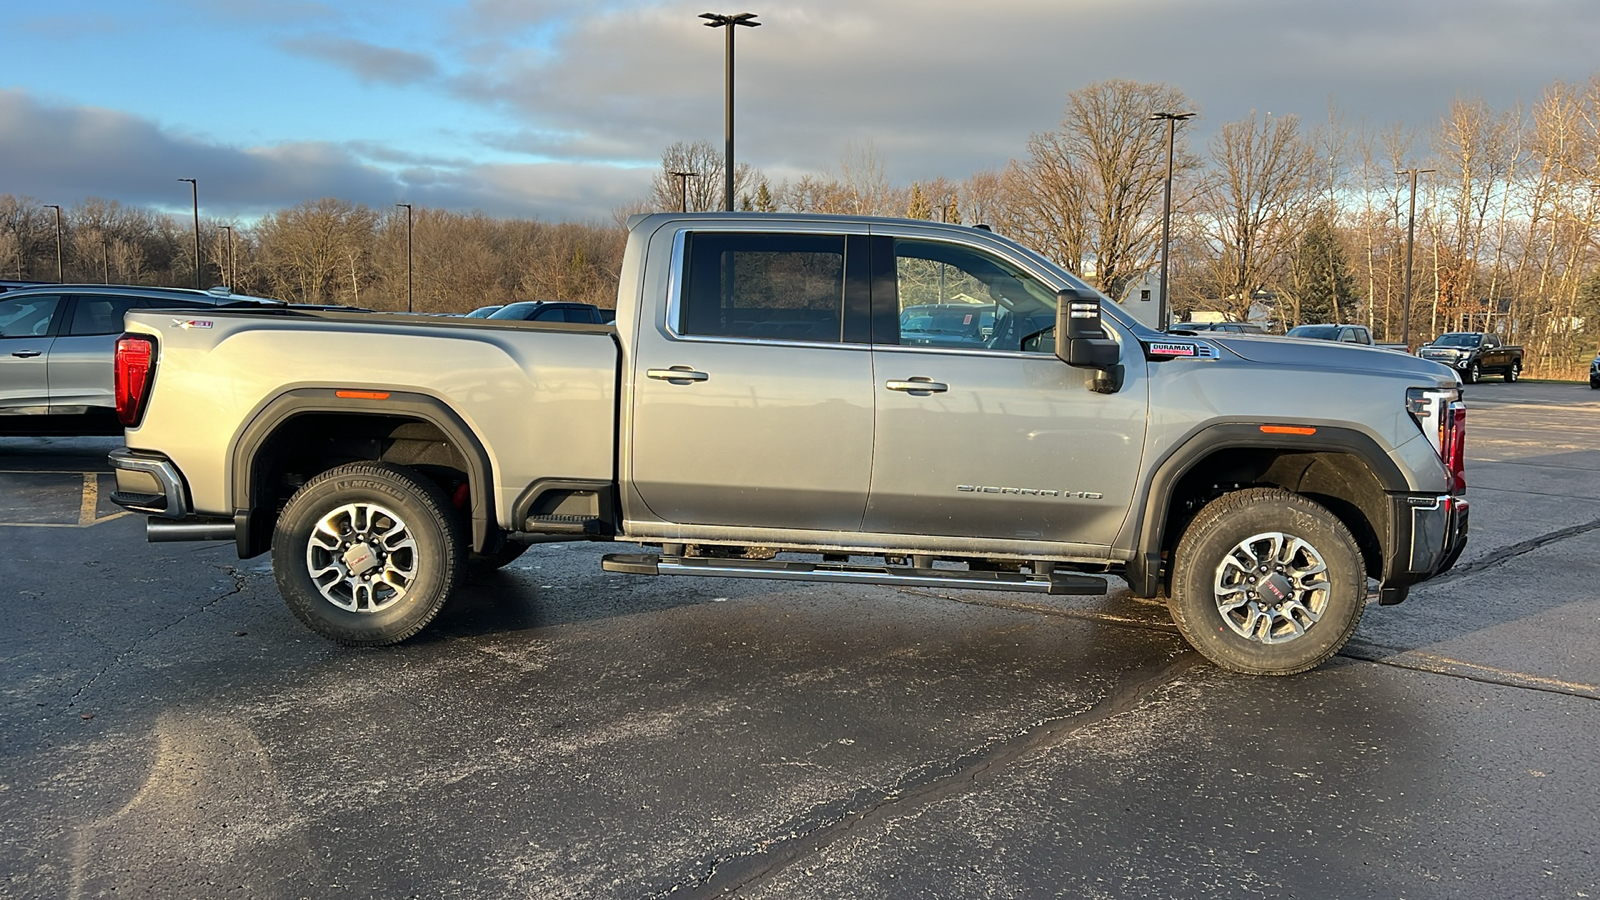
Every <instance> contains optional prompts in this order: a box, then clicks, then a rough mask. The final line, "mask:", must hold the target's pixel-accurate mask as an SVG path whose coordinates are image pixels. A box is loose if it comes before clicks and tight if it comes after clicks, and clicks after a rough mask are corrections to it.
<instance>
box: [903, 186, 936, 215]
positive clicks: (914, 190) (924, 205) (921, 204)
mask: <svg viewBox="0 0 1600 900" xmlns="http://www.w3.org/2000/svg"><path fill="white" fill-rule="evenodd" d="M906 218H908V219H931V218H933V206H932V204H930V203H928V198H927V196H926V195H925V194H923V193H922V185H920V184H918V183H916V182H915V181H913V182H911V202H910V203H908V204H906Z"/></svg>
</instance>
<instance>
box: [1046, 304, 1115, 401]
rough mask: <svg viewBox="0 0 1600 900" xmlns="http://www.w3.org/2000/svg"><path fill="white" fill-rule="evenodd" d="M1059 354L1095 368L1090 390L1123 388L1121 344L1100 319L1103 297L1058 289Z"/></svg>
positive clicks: (1071, 363)
mask: <svg viewBox="0 0 1600 900" xmlns="http://www.w3.org/2000/svg"><path fill="white" fill-rule="evenodd" d="M1056 358H1057V359H1060V360H1061V361H1062V362H1064V363H1066V364H1067V365H1069V366H1073V367H1075V368H1079V369H1094V370H1095V373H1094V381H1093V382H1092V383H1091V384H1090V390H1093V391H1094V392H1095V393H1097V394H1115V393H1116V392H1117V391H1119V390H1121V389H1122V366H1121V365H1119V364H1118V363H1119V362H1121V360H1122V346H1121V345H1120V344H1118V343H1117V342H1116V339H1115V338H1113V337H1112V336H1111V335H1110V334H1109V333H1107V332H1106V328H1105V325H1104V324H1103V323H1102V322H1101V321H1100V298H1099V297H1098V296H1096V295H1090V296H1084V295H1082V294H1079V293H1078V292H1077V291H1057V292H1056Z"/></svg>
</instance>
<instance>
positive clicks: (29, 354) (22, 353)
mask: <svg viewBox="0 0 1600 900" xmlns="http://www.w3.org/2000/svg"><path fill="white" fill-rule="evenodd" d="M43 354H44V351H43V350H17V351H15V352H13V353H12V354H11V355H12V356H15V357H18V358H21V359H32V358H34V357H35V356H42V355H43Z"/></svg>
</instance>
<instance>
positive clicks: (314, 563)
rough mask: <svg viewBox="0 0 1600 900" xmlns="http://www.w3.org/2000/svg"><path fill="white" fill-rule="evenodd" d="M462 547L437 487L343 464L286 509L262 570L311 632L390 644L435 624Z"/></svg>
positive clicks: (390, 469) (407, 474)
mask: <svg viewBox="0 0 1600 900" xmlns="http://www.w3.org/2000/svg"><path fill="white" fill-rule="evenodd" d="M336 532H337V533H336ZM319 535H320V539H317V536H319ZM467 544H468V541H467V540H466V539H465V536H464V535H463V533H462V525H461V523H460V520H459V519H458V518H457V517H456V515H455V513H454V510H453V508H452V506H451V504H450V501H449V499H448V498H447V497H446V496H445V494H444V491H443V490H441V489H440V488H439V486H438V485H436V484H434V483H433V482H431V481H429V480H427V479H426V478H423V477H421V476H420V475H417V474H416V473H415V472H412V471H411V470H409V469H404V468H400V467H398V466H391V465H387V464H384V463H372V462H359V463H351V464H349V465H345V466H339V467H338V468H335V469H330V470H328V471H326V472H324V473H322V474H321V475H318V476H317V477H315V478H313V479H311V480H310V481H308V482H306V484H305V486H304V487H302V488H300V490H299V491H297V492H296V493H295V495H294V497H293V498H291V499H290V500H289V504H288V505H287V506H286V507H284V510H283V514H282V515H281V516H279V517H278V527H277V529H276V530H275V531H274V532H273V535H272V570H273V575H274V577H275V579H276V581H277V583H278V592H279V593H281V594H282V595H283V599H284V602H286V603H287V604H288V605H289V609H290V611H291V612H293V613H294V615H295V618H297V619H299V620H300V621H301V622H303V623H305V625H306V627H308V628H310V629H311V630H312V631H315V632H316V633H318V634H320V635H322V636H323V637H326V638H328V639H330V640H334V641H337V642H339V643H341V644H345V645H347V646H380V645H384V644H397V643H399V642H401V641H403V640H405V639H407V638H409V637H411V636H412V635H415V634H416V633H417V632H419V631H421V630H422V629H423V628H424V627H425V626H426V625H427V624H428V623H429V622H431V621H433V617H434V616H436V615H438V613H439V609H440V608H441V607H443V606H444V603H445V600H447V599H448V598H449V596H450V593H451V592H452V591H453V590H455V588H456V585H457V584H458V583H459V582H460V581H461V576H462V572H463V570H464V569H465V562H466V547H467ZM314 572H316V573H317V575H319V576H321V577H320V581H319V578H318V577H314V574H313V573H314Z"/></svg>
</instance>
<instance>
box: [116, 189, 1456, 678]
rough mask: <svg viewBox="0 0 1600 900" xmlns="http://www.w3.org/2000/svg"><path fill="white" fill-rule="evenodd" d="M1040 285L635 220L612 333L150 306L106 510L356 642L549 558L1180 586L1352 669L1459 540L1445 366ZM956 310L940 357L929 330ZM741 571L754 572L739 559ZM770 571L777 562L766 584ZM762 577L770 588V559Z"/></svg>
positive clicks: (1202, 604) (940, 581)
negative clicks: (1155, 315)
mask: <svg viewBox="0 0 1600 900" xmlns="http://www.w3.org/2000/svg"><path fill="white" fill-rule="evenodd" d="M1102 304H1103V301H1102V298H1101V296H1100V295H1098V294H1097V293H1095V292H1094V291H1093V290H1091V289H1090V288H1088V287H1087V286H1085V285H1084V284H1083V283H1082V282H1081V281H1079V280H1078V279H1077V278H1075V277H1073V276H1072V275H1070V274H1068V273H1067V272H1065V271H1063V270H1062V269H1061V268H1059V267H1058V266H1056V265H1054V264H1052V263H1050V262H1049V261H1047V260H1046V259H1044V258H1043V257H1041V256H1039V255H1038V254H1036V253H1033V252H1032V251H1030V250H1027V249H1026V248H1023V247H1021V246H1019V245H1017V244H1015V243H1012V242H1011V241H1008V240H1005V239H1004V238H1002V237H999V236H997V235H994V234H991V233H989V232H987V231H984V230H980V229H974V228H966V227H961V226H957V225H942V224H933V223H928V222H920V221H901V220H893V219H865V218H848V217H833V216H800V215H764V214H694V215H680V214H656V215H648V216H639V217H635V218H634V219H633V220H631V221H630V223H629V235H628V241H627V249H626V253H625V257H624V261H623V268H622V272H621V281H620V286H619V289H618V302H617V320H616V324H615V326H602V325H582V324H548V323H514V322H504V323H502V322H495V321H485V320H474V319H464V318H460V319H439V318H422V317H409V316H401V315H389V314H373V313H341V312H300V311H295V310H292V309H262V310H237V311H236V310H205V311H201V312H196V311H193V310H189V311H183V312H181V313H158V312H135V313H132V314H130V315H129V317H128V329H129V332H128V334H126V335H124V336H123V338H122V339H121V341H120V342H119V345H118V357H117V358H118V364H117V397H118V403H119V412H120V414H121V415H122V416H123V420H124V422H125V424H126V425H127V426H128V427H127V432H126V436H127V437H126V440H127V447H125V448H123V449H120V450H118V451H116V452H114V453H113V454H112V464H113V465H114V466H115V468H116V471H117V480H118V490H117V493H116V495H115V498H114V499H115V500H116V501H117V502H119V503H121V504H122V505H123V506H126V507H127V508H129V509H133V510H139V511H142V512H145V513H148V514H149V516H150V519H149V525H148V536H149V539H150V540H153V541H166V540H233V541H234V542H235V543H236V544H237V548H238V553H239V555H240V556H241V557H253V556H256V555H258V554H262V553H266V552H268V551H269V550H270V551H271V553H272V562H273V568H274V572H275V577H276V580H277V584H278V587H279V589H280V591H281V592H282V594H283V596H284V598H285V600H286V602H287V603H288V605H289V607H290V609H291V610H292V611H293V612H294V614H295V615H296V616H298V617H299V618H300V619H301V620H302V621H303V622H304V623H305V624H306V625H308V626H309V627H310V628H312V629H313V630H315V631H317V632H319V633H321V634H323V635H325V636H326V637H328V638H331V639H333V640H335V641H339V642H342V643H346V644H388V643H394V642H397V641H402V640H405V639H406V638H408V637H410V636H412V635H413V634H415V633H416V632H417V631H419V630H420V629H422V628H423V627H424V626H426V625H427V624H428V622H429V621H430V620H432V618H433V617H434V615H435V614H436V613H437V612H438V610H439V609H440V607H441V605H442V604H443V603H444V602H445V601H446V599H447V598H448V597H449V596H450V593H451V591H452V589H453V588H455V586H456V584H457V583H458V581H459V579H460V578H461V577H462V572H463V570H464V569H465V568H466V567H468V566H472V565H479V566H495V565H504V564H505V563H506V562H508V561H510V560H511V559H513V558H515V556H516V555H517V554H518V553H520V552H521V551H522V550H523V549H524V548H525V546H526V545H527V544H528V543H530V542H534V541H544V540H615V541H628V542H633V543H638V544H643V545H647V546H649V547H656V548H659V552H656V553H647V554H645V553H634V554H620V553H619V554H612V555H608V556H606V557H605V559H604V562H603V566H604V567H605V568H606V569H607V570H610V571H614V572H625V573H634V574H645V575H702V576H729V577H742V578H776V579H794V580H807V581H834V582H856V583H873V584H885V585H902V586H904V585H918V586H930V585H931V586H942V587H948V588H956V589H968V590H971V589H982V590H1004V591H1038V592H1047V593H1056V594H1099V593H1104V592H1106V591H1107V590H1108V586H1107V583H1106V580H1105V578H1106V576H1107V575H1114V576H1120V577H1121V578H1123V579H1125V580H1126V581H1127V582H1128V584H1129V586H1130V587H1131V589H1132V591H1133V592H1134V593H1135V594H1136V595H1138V596H1143V597H1154V596H1157V595H1159V594H1162V593H1163V592H1164V593H1165V594H1166V596H1167V598H1168V601H1167V602H1168V604H1169V606H1170V609H1171V611H1172V615H1173V618H1174V619H1175V620H1176V622H1177V624H1178V627H1179V629H1180V630H1181V631H1182V633H1183V635H1184V637H1185V638H1187V639H1188V641H1189V642H1190V643H1191V644H1192V645H1193V646H1194V647H1195V648H1196V649H1198V650H1199V651H1200V652H1201V653H1202V654H1204V655H1205V656H1206V657H1207V658H1209V659H1210V660H1212V661H1213V662H1215V663H1217V664H1218V665H1220V666H1223V667H1225V668H1228V669H1232V670H1235V671H1239V672H1246V673H1259V674H1289V673H1294V672H1300V671H1304V670H1306V669H1309V668H1311V667H1313V666H1316V665H1318V664H1319V663H1321V662H1323V661H1324V660H1326V659H1328V658H1329V657H1330V656H1332V655H1333V654H1334V653H1335V652H1336V651H1337V650H1338V649H1339V648H1340V647H1341V646H1342V645H1343V644H1344V643H1345V641H1346V640H1347V639H1348V638H1349V637H1350V634H1351V633H1352V632H1353V631H1354V630H1355V627H1356V624H1357V622H1358V621H1359V620H1360V617H1361V614H1362V610H1363V608H1364V606H1365V605H1366V601H1367V599H1368V597H1369V579H1372V580H1373V581H1374V582H1375V583H1376V590H1377V594H1378V597H1379V599H1380V601H1381V602H1382V603H1397V602H1399V601H1400V600H1402V599H1403V598H1404V597H1405V595H1406V592H1407V590H1408V588H1409V587H1410V586H1411V585H1413V584H1416V583H1417V582H1420V581H1422V580H1424V579H1427V578H1428V577H1430V576H1432V575H1436V574H1438V573H1440V572H1442V571H1444V570H1445V569H1447V568H1449V567H1450V565H1451V564H1452V563H1453V562H1454V561H1455V559H1456V558H1457V556H1458V555H1459V553H1460V552H1461V548H1462V546H1463V544H1464V542H1465V540H1466V533H1467V514H1468V506H1467V502H1466V500H1465V499H1464V496H1463V494H1464V491H1465V488H1466V482H1465V479H1464V473H1463V466H1464V463H1463V460H1464V456H1463V439H1464V435H1465V415H1466V414H1465V409H1464V407H1463V405H1462V403H1461V401H1460V396H1459V394H1458V392H1457V389H1456V382H1455V379H1454V377H1453V376H1452V375H1451V374H1450V372H1449V370H1447V369H1446V368H1444V367H1443V366H1440V365H1438V364H1437V363H1432V362H1427V361H1425V360H1421V359H1416V358H1414V357H1405V356H1401V355H1399V354H1396V353H1392V352H1389V351H1382V350H1371V349H1364V348H1355V347H1343V346H1338V345H1335V344H1328V345H1326V346H1313V345H1310V344H1306V343H1300V342H1286V341H1282V340H1276V339H1272V338H1256V337H1250V336H1234V335H1220V334H1218V335H1208V336H1203V337H1202V336H1175V335H1167V334H1163V333H1160V332H1156V331H1151V330H1148V329H1146V328H1144V327H1142V326H1140V325H1138V324H1136V323H1135V322H1134V321H1133V320H1132V319H1131V318H1129V317H1128V316H1126V315H1125V314H1124V313H1122V312H1121V311H1120V310H1119V309H1117V308H1116V307H1114V306H1112V305H1109V304H1106V305H1104V306H1103V305H1102ZM956 305H964V306H966V307H968V308H970V312H962V311H961V310H959V309H958V310H956V312H960V313H961V314H959V315H957V314H954V313H951V314H949V315H946V316H945V319H944V320H941V321H944V322H945V324H944V325H942V326H941V327H940V330H939V334H938V340H936V341H934V340H927V339H926V335H925V334H923V333H922V332H914V333H913V332H912V331H911V330H910V328H911V326H908V325H907V324H906V323H907V322H910V321H913V320H916V319H917V316H916V315H915V314H911V315H906V316H902V313H903V312H905V311H907V310H912V312H913V313H915V312H916V310H918V309H927V308H936V309H939V310H941V311H942V312H948V311H950V310H951V309H953V308H954V307H955V306H956ZM747 548H764V549H763V551H762V552H760V553H755V552H748V549H747ZM774 554H775V555H774ZM759 556H767V557H769V558H765V559H762V558H749V557H759Z"/></svg>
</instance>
